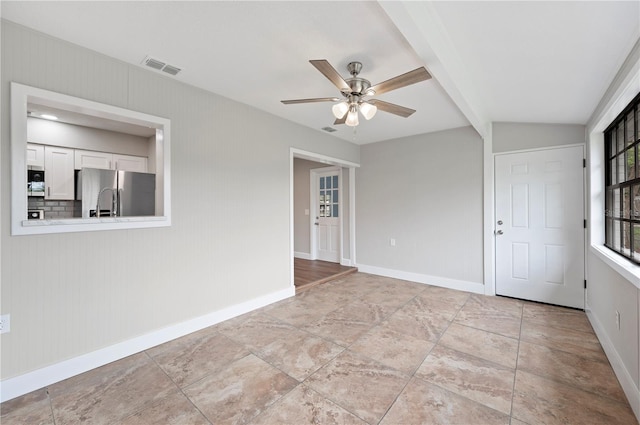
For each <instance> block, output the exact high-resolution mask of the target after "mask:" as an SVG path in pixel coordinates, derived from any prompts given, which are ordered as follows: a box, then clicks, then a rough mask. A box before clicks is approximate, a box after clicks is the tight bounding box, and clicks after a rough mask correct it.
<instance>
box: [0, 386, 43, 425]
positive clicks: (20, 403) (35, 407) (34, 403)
mask: <svg viewBox="0 0 640 425" xmlns="http://www.w3.org/2000/svg"><path fill="white" fill-rule="evenodd" d="M0 423H1V424H2V425H14V424H15V425H23V424H38V425H53V424H54V422H53V412H52V410H51V404H50V402H49V395H48V394H47V389H46V388H42V389H40V390H37V391H33V392H30V393H28V394H25V395H23V396H20V397H16V398H14V399H13V400H9V401H6V402H4V403H2V406H1V407H0Z"/></svg>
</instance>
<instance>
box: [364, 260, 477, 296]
mask: <svg viewBox="0 0 640 425" xmlns="http://www.w3.org/2000/svg"><path fill="white" fill-rule="evenodd" d="M357 267H358V271H360V272H363V273H370V274H375V275H378V276H385V277H392V278H394V279H402V280H409V281H411V282H418V283H425V284H427V285H434V286H441V287H443V288H449V289H457V290H459V291H467V292H473V293H476V294H484V285H483V284H482V283H477V282H468V281H465V280H456V279H449V278H446V277H438V276H430V275H427V274H421V273H413V272H405V271H401V270H393V269H386V268H383V267H376V266H367V265H365V264H358V265H357Z"/></svg>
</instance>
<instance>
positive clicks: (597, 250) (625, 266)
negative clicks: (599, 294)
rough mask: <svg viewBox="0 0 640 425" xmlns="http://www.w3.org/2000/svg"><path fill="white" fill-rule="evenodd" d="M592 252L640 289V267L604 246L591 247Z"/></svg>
mask: <svg viewBox="0 0 640 425" xmlns="http://www.w3.org/2000/svg"><path fill="white" fill-rule="evenodd" d="M591 252H592V253H593V254H594V255H595V256H596V257H598V258H599V259H601V260H602V261H604V262H605V263H606V264H607V265H608V266H609V267H611V268H612V269H613V270H615V271H616V272H618V273H619V274H620V275H622V277H624V278H625V279H627V280H628V281H629V282H631V284H632V285H633V286H635V287H636V288H638V289H640V266H638V265H636V264H633V263H632V262H631V261H629V260H627V259H625V258H624V257H622V256H620V255H618V254H616V253H615V252H613V251H611V250H610V249H609V248H607V247H605V246H604V245H591Z"/></svg>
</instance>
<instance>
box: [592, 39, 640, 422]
mask: <svg viewBox="0 0 640 425" xmlns="http://www.w3.org/2000/svg"><path fill="white" fill-rule="evenodd" d="M639 63H640V40H638V41H636V44H635V46H634V47H633V49H632V50H631V52H630V53H629V56H628V57H627V59H626V60H625V62H624V64H623V65H622V67H621V69H620V70H619V71H618V73H617V75H616V76H615V78H614V80H613V82H612V83H611V85H610V86H609V87H608V89H607V91H606V93H605V95H604V96H603V98H602V99H601V101H600V103H599V105H598V106H597V108H596V110H595V111H594V113H593V115H592V116H591V118H590V119H589V123H588V124H587V134H588V137H589V140H588V145H589V146H588V152H589V167H588V168H587V172H588V177H587V181H588V182H589V190H588V193H589V195H590V196H589V198H588V199H589V220H590V221H589V242H590V244H591V246H592V247H601V248H602V249H603V250H604V251H605V252H607V251H608V249H607V248H603V247H602V244H603V241H604V224H603V222H604V195H603V187H604V158H603V155H604V136H603V130H604V128H606V127H607V126H608V125H609V124H610V123H611V121H613V119H615V117H616V115H618V114H619V113H620V112H622V111H621V109H623V108H624V107H625V106H626V104H627V103H628V102H629V101H631V99H632V98H633V97H635V95H636V94H637V90H638V82H637V81H638V80H637V72H638V71H637V69H638V68H637V67H638V64H639ZM629 81H631V82H632V83H631V84H630V83H629ZM625 91H626V93H625ZM625 94H626V95H627V97H628V99H625V100H624V101H622V100H621V96H623V95H625ZM610 255H611V256H612V257H614V258H615V257H616V255H615V254H610ZM586 259H587V279H588V285H587V311H588V313H589V314H590V317H591V319H592V323H593V324H594V327H595V328H596V331H598V337H599V338H600V340H601V342H602V343H603V346H604V347H605V349H606V350H607V355H608V356H609V359H610V362H611V364H612V365H613V366H614V369H615V370H616V373H617V375H618V379H619V380H620V381H621V383H622V386H623V388H624V389H625V391H626V394H627V398H628V399H629V401H630V403H631V405H632V406H633V407H634V410H635V413H636V417H640V392H639V391H640V338H639V335H640V312H639V310H640V290H639V289H638V286H637V285H638V283H637V271H635V274H636V283H635V285H634V283H632V282H631V281H629V280H628V279H627V278H626V277H625V276H623V275H622V274H621V273H620V272H618V271H617V270H616V269H614V268H613V267H611V266H610V265H609V264H607V263H606V262H604V261H603V260H602V257H601V254H597V253H596V249H595V248H591V249H588V250H587V258H586ZM618 260H620V258H618ZM622 263H623V264H624V263H627V264H628V262H626V260H622ZM632 268H633V269H635V270H637V267H635V266H632ZM616 311H617V312H619V313H620V329H618V326H617V324H616V315H615V313H616Z"/></svg>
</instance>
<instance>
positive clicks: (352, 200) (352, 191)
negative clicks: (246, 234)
mask: <svg viewBox="0 0 640 425" xmlns="http://www.w3.org/2000/svg"><path fill="white" fill-rule="evenodd" d="M294 158H300V159H306V160H309V161H315V162H319V163H323V164H327V166H337V167H344V168H348V169H349V260H345V259H344V258H342V252H344V250H343V249H342V248H343V247H342V243H343V238H342V237H341V238H340V244H341V249H340V256H341V258H340V264H342V265H346V266H355V265H356V168H358V167H360V164H357V163H355V162H351V161H346V160H344V159H340V158H334V157H330V156H327V155H323V154H319V153H315V152H309V151H305V150H302V149H298V148H289V267H290V278H289V279H290V285H291V287H292V288H295V285H294V282H295V281H294V277H293V257H294V240H293V238H294V228H293V207H294V203H293V179H294V176H293V160H294ZM341 180H342V179H341ZM341 187H342V186H341ZM340 196H342V190H341V191H340ZM341 199H342V198H341ZM340 205H341V206H340V207H339V208H342V203H340ZM341 212H342V210H341ZM340 215H341V219H342V217H344V214H342V213H341V214H340ZM340 227H341V230H340V231H341V234H342V228H343V226H342V223H341V226H340Z"/></svg>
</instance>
